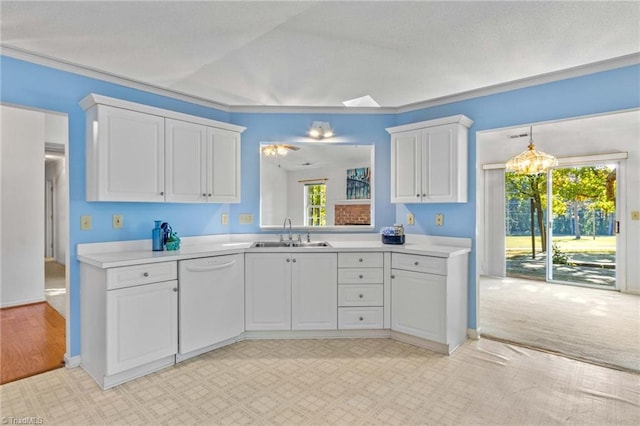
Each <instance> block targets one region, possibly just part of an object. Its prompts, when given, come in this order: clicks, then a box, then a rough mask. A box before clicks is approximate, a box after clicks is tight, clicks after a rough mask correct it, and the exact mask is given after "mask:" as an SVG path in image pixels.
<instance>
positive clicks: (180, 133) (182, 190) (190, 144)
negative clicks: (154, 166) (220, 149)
mask: <svg viewBox="0 0 640 426" xmlns="http://www.w3.org/2000/svg"><path fill="white" fill-rule="evenodd" d="M165 134H166V142H165V153H166V172H167V174H166V176H165V182H166V198H165V199H166V201H169V202H176V203H201V202H204V201H206V199H207V194H206V191H207V186H206V184H207V182H206V178H207V128H206V127H205V126H202V125H200V124H193V123H188V122H186V121H179V120H171V119H166V120H165Z"/></svg>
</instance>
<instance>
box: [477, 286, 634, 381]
mask: <svg viewBox="0 0 640 426" xmlns="http://www.w3.org/2000/svg"><path fill="white" fill-rule="evenodd" d="M480 330H481V333H482V335H483V336H487V337H495V338H498V339H504V340H507V341H510V342H516V343H521V344H524V345H527V346H530V347H536V348H542V349H546V350H550V351H553V352H557V353H561V354H565V355H567V356H572V357H576V358H578V359H585V360H589V361H592V362H596V363H600V364H603V365H610V366H617V367H621V368H625V369H630V370H634V371H639V372H640V296H637V295H632V294H622V293H619V292H616V291H611V290H599V289H591V288H584V287H575V286H569V285H561V284H550V283H546V282H543V281H529V280H521V279H514V278H505V279H499V278H488V277H482V279H481V280H480Z"/></svg>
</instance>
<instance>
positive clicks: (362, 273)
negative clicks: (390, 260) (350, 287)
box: [338, 268, 384, 284]
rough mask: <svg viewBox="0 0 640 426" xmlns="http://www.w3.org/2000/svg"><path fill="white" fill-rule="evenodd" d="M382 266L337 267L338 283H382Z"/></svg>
mask: <svg viewBox="0 0 640 426" xmlns="http://www.w3.org/2000/svg"><path fill="white" fill-rule="evenodd" d="M383 271H384V269H382V268H338V284H382V283H383V282H384V279H383Z"/></svg>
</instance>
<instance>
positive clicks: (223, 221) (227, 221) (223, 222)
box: [222, 213, 229, 225]
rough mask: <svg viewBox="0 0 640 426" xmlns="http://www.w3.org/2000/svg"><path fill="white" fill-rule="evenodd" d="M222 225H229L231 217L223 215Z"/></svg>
mask: <svg viewBox="0 0 640 426" xmlns="http://www.w3.org/2000/svg"><path fill="white" fill-rule="evenodd" d="M222 224H223V225H228V224H229V215H228V214H226V213H222Z"/></svg>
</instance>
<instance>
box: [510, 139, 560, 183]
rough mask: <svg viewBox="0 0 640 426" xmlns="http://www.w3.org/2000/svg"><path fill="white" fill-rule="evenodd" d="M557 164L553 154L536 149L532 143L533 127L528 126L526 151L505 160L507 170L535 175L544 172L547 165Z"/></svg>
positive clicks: (553, 165)
mask: <svg viewBox="0 0 640 426" xmlns="http://www.w3.org/2000/svg"><path fill="white" fill-rule="evenodd" d="M557 165H558V159H557V158H556V157H554V156H553V155H550V154H547V153H545V152H542V151H538V150H536V147H535V145H534V144H533V127H529V147H528V149H527V150H526V151H524V152H522V153H520V154H518V155H516V156H515V157H513V158H512V159H510V160H509V161H507V171H510V172H516V173H520V174H525V175H537V174H538V173H543V172H546V171H547V169H549V167H555V166H557Z"/></svg>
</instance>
